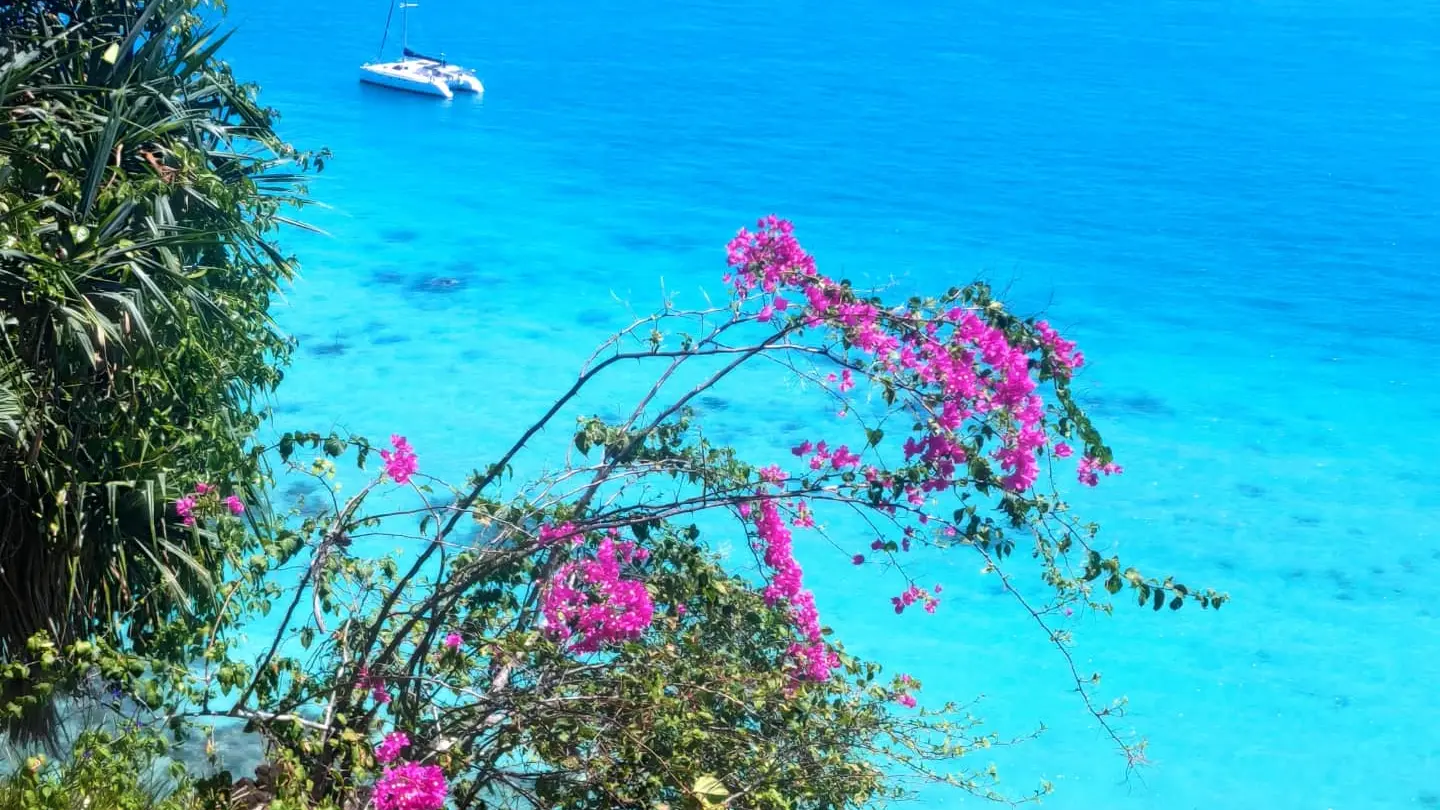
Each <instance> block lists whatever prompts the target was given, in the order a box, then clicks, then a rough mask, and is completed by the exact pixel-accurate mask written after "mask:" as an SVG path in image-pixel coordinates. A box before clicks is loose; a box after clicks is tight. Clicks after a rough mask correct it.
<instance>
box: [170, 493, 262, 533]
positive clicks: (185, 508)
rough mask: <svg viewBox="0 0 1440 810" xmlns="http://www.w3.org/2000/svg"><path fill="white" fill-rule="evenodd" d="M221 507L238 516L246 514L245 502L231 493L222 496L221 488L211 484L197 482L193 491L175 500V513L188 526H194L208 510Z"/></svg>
mask: <svg viewBox="0 0 1440 810" xmlns="http://www.w3.org/2000/svg"><path fill="white" fill-rule="evenodd" d="M219 509H224V510H225V511H227V512H229V513H230V514H232V515H236V516H239V515H243V514H245V504H244V502H243V501H241V500H240V498H239V497H237V496H235V495H230V496H227V497H225V498H221V497H220V492H219V490H217V489H216V488H215V487H214V486H213V485H211V484H206V483H199V484H196V485H195V491H194V492H193V493H191V494H189V495H185V496H183V497H180V498H177V499H176V500H175V514H177V515H179V516H180V522H181V523H183V524H185V525H186V526H194V525H195V522H196V521H197V520H198V519H199V518H200V517H202V516H203V515H204V514H205V513H206V512H207V511H218V510H219Z"/></svg>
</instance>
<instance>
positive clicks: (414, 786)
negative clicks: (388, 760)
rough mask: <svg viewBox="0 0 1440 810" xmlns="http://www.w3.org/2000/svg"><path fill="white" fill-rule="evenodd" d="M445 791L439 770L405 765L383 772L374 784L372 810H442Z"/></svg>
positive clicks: (428, 766)
mask: <svg viewBox="0 0 1440 810" xmlns="http://www.w3.org/2000/svg"><path fill="white" fill-rule="evenodd" d="M448 791H449V786H448V785H446V784H445V772H444V771H442V770H440V768H439V767H438V766H436V765H420V764H417V763H414V762H407V763H405V764H403V765H396V766H394V767H391V768H386V769H385V772H384V773H383V774H381V775H380V779H379V780H377V781H376V782H375V796H374V802H375V810H441V808H443V807H444V806H445V795H446V793H447V792H448Z"/></svg>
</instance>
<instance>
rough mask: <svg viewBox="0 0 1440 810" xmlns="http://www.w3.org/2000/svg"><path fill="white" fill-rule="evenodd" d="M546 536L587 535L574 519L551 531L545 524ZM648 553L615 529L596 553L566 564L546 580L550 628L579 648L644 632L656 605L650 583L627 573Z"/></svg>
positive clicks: (544, 602)
mask: <svg viewBox="0 0 1440 810" xmlns="http://www.w3.org/2000/svg"><path fill="white" fill-rule="evenodd" d="M540 536H541V538H542V542H546V540H545V539H544V538H549V540H548V542H554V541H555V540H556V539H559V538H562V537H569V538H571V539H572V541H575V540H577V539H581V535H580V534H579V533H577V532H576V531H575V529H574V527H573V526H570V525H569V524H564V525H562V526H561V527H559V528H555V529H550V530H548V531H547V528H546V527H543V526H542V527H541V529H540ZM581 542H583V540H581ZM648 556H649V552H647V551H646V550H645V549H642V548H636V546H635V544H634V543H630V542H621V541H620V540H619V535H618V532H615V531H613V530H612V531H610V532H607V533H606V534H605V536H604V537H603V538H602V539H601V541H600V545H599V548H597V549H596V551H595V555H594V557H593V558H590V559H583V560H579V561H576V562H569V563H565V564H564V565H562V566H560V568H559V569H558V570H557V571H556V572H555V574H554V576H552V577H551V578H550V581H549V582H548V583H547V584H546V587H545V590H544V596H543V598H542V602H541V609H542V611H543V613H544V616H545V624H546V628H547V631H548V632H549V633H550V634H551V635H552V636H553V637H554V638H556V639H559V640H562V641H565V642H567V643H568V644H569V646H570V649H572V650H573V651H575V652H578V653H587V652H595V651H596V650H599V649H601V648H603V647H605V646H607V645H610V644H616V643H620V642H623V641H629V640H632V639H636V638H639V637H640V635H641V634H642V633H644V632H645V629H646V628H648V627H649V626H650V621H651V619H652V618H653V617H654V615H655V606H654V605H653V604H652V603H651V601H650V592H649V591H648V590H646V588H645V583H643V582H640V581H638V580H633V579H626V578H624V577H623V576H622V575H621V574H622V570H623V567H624V566H626V565H628V564H630V563H632V562H644V561H645V559H646V557H648Z"/></svg>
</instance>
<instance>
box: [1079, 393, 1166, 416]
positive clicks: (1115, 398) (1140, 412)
mask: <svg viewBox="0 0 1440 810" xmlns="http://www.w3.org/2000/svg"><path fill="white" fill-rule="evenodd" d="M1084 405H1085V408H1086V409H1087V410H1089V411H1090V412H1091V413H1092V414H1095V415H1100V416H1143V417H1147V418H1154V419H1158V418H1164V417H1173V416H1175V413H1176V412H1175V409H1174V408H1172V407H1171V406H1170V405H1169V404H1168V403H1166V402H1165V400H1163V399H1161V398H1159V397H1157V396H1155V395H1153V394H1147V393H1138V394H1102V395H1095V394H1091V395H1090V396H1088V397H1086V398H1085V402H1084Z"/></svg>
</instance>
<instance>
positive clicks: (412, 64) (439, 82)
mask: <svg viewBox="0 0 1440 810" xmlns="http://www.w3.org/2000/svg"><path fill="white" fill-rule="evenodd" d="M418 5H419V3H405V2H401V3H400V20H401V22H400V31H401V33H400V39H401V45H400V48H401V50H400V61H398V62H366V63H365V64H363V65H361V66H360V81H362V82H368V83H369V84H377V85H380V86H381V87H391V88H394V89H396V90H409V91H410V92H412V93H423V94H425V95H427V96H440V97H441V98H454V96H455V93H457V92H460V93H483V92H485V87H484V86H483V85H482V84H480V80H479V79H477V78H475V71H473V70H467V69H465V68H462V67H460V66H459V65H452V64H450V63H449V62H447V61H445V57H444V55H443V54H442V55H441V56H440V58H438V59H437V58H435V57H433V56H425V55H424V54H419V53H416V52H415V51H412V50H410V9H412V8H415V7H416V6H418ZM390 12H391V14H392V15H393V14H394V12H395V6H394V5H391V7H390ZM389 34H390V19H389V18H388V17H387V18H386V20H385V36H384V37H381V39H380V52H381V54H384V52H385V37H388V36H389Z"/></svg>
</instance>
